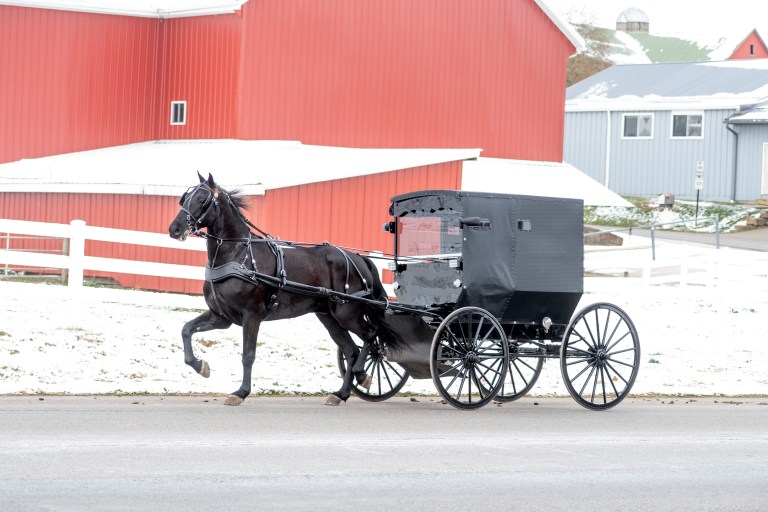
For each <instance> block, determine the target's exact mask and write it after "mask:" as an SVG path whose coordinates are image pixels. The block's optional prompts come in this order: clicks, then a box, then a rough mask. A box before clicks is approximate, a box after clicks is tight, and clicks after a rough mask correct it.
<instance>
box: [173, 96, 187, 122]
mask: <svg viewBox="0 0 768 512" xmlns="http://www.w3.org/2000/svg"><path fill="white" fill-rule="evenodd" d="M176 105H182V106H183V109H182V112H181V113H182V116H181V118H182V119H181V121H174V120H173V118H174V115H173V114H174V112H173V110H174V107H175V106H176ZM186 124H187V102H186V100H172V101H171V126H184V125H186Z"/></svg>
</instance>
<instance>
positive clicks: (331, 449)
mask: <svg viewBox="0 0 768 512" xmlns="http://www.w3.org/2000/svg"><path fill="white" fill-rule="evenodd" d="M322 402H323V398H322V397H304V398H275V397H269V398H267V397H256V398H253V397H252V398H250V399H248V400H247V401H246V402H245V404H244V405H242V406H241V407H237V408H232V407H225V406H223V405H222V399H221V398H214V397H201V396H192V397H155V396H138V397H137V396H134V397H131V396H125V397H103V396H98V397H37V396H26V397H0V510H3V511H18V510H23V511H27V510H56V511H59V510H61V511H84V510H88V511H93V510H158V511H160V510H162V511H168V512H173V511H181V510H184V511H191V510H195V511H197V510H227V511H233V510H249V511H273V510H274V511H283V510H291V511H301V510H307V511H313V512H317V511H325V510H333V511H339V510H347V509H348V510H365V511H378V510H382V511H384V510H387V511H392V510H395V511H406V510H419V511H422V510H440V511H454V510H464V511H466V510H482V511H490V510H537V511H544V510H553V511H558V510H568V511H580V510H590V511H593V510H606V511H611V512H615V511H623V510H652V511H655V512H658V511H667V510H669V511H671V510H674V511H676V512H679V511H687V510H695V511H696V512H701V511H704V510H717V511H727V510H738V511H751V510H754V511H757V510H765V509H766V503H768V432H767V431H766V425H768V398H755V399H738V400H734V399H719V400H718V399H713V398H698V399H684V398H674V399H669V398H635V399H631V400H626V401H625V402H624V403H622V404H620V405H619V406H618V407H616V408H614V409H612V410H610V411H606V412H592V411H587V410H585V409H582V408H581V407H579V406H578V405H576V404H575V402H573V401H572V400H570V399H562V398H557V399H555V398H538V399H537V398H524V399H523V400H521V401H519V402H515V403H512V404H504V405H495V404H494V405H489V406H487V407H485V408H483V409H480V410H477V411H459V410H455V409H453V408H451V407H450V406H448V405H444V404H441V403H440V402H439V400H438V399H437V398H429V397H418V398H414V399H409V398H395V399H392V400H389V401H387V402H382V403H378V404H375V403H366V402H362V401H360V400H357V399H351V400H350V401H349V403H347V404H343V405H342V406H340V407H335V408H334V407H326V406H323V405H322Z"/></svg>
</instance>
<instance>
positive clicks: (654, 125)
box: [621, 112, 656, 140]
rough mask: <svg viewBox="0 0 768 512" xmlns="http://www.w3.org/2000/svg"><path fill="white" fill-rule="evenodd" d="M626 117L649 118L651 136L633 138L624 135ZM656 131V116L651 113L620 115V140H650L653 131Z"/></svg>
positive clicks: (623, 113)
mask: <svg viewBox="0 0 768 512" xmlns="http://www.w3.org/2000/svg"><path fill="white" fill-rule="evenodd" d="M628 116H634V117H646V116H647V117H650V118H651V134H650V135H647V136H646V135H636V136H634V137H632V136H627V135H625V133H624V124H625V122H626V118H627V117H628ZM655 130H656V115H655V114H654V113H653V112H622V113H621V138H622V140H652V139H653V135H654V131H655Z"/></svg>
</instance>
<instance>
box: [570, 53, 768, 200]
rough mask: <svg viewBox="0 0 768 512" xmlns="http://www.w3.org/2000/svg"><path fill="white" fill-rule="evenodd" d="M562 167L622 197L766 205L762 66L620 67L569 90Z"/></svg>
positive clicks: (766, 77) (767, 88) (767, 119)
mask: <svg viewBox="0 0 768 512" xmlns="http://www.w3.org/2000/svg"><path fill="white" fill-rule="evenodd" d="M563 159H564V160H565V162H567V163H569V164H571V165H573V166H575V167H576V168H578V169H580V170H582V171H583V172H585V173H586V174H587V175H589V176H590V177H592V178H594V179H595V180H597V181H598V182H600V183H602V184H604V185H605V186H607V187H608V188H610V189H611V190H612V191H614V192H616V193H618V194H620V195H623V196H640V197H651V196H655V195H658V194H662V193H672V194H674V195H675V196H676V197H677V198H681V199H692V198H695V197H696V194H697V191H698V192H699V194H700V198H701V199H704V200H710V201H754V200H755V199H757V198H760V197H768V59H759V60H741V61H739V60H734V61H723V62H693V63H663V64H632V65H619V66H613V67H611V68H608V69H606V70H604V71H602V72H600V73H598V74H596V75H593V76H592V77H590V78H587V79H586V80H583V81H581V82H579V83H577V84H574V85H572V86H571V87H569V88H568V89H567V91H566V103H565V136H564V147H563Z"/></svg>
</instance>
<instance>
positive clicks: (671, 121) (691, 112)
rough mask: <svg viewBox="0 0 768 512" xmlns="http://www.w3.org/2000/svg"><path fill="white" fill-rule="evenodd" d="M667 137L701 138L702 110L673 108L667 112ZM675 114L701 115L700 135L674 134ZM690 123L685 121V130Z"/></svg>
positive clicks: (702, 134)
mask: <svg viewBox="0 0 768 512" xmlns="http://www.w3.org/2000/svg"><path fill="white" fill-rule="evenodd" d="M669 114H670V115H669V138H670V139H674V140H701V139H703V138H704V122H705V115H704V111H703V110H673V111H671V112H670V113H669ZM675 116H701V135H695V136H694V135H675V134H674V130H675ZM689 126H690V125H689V124H688V122H687V121H686V124H685V132H686V133H688V127H689Z"/></svg>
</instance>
